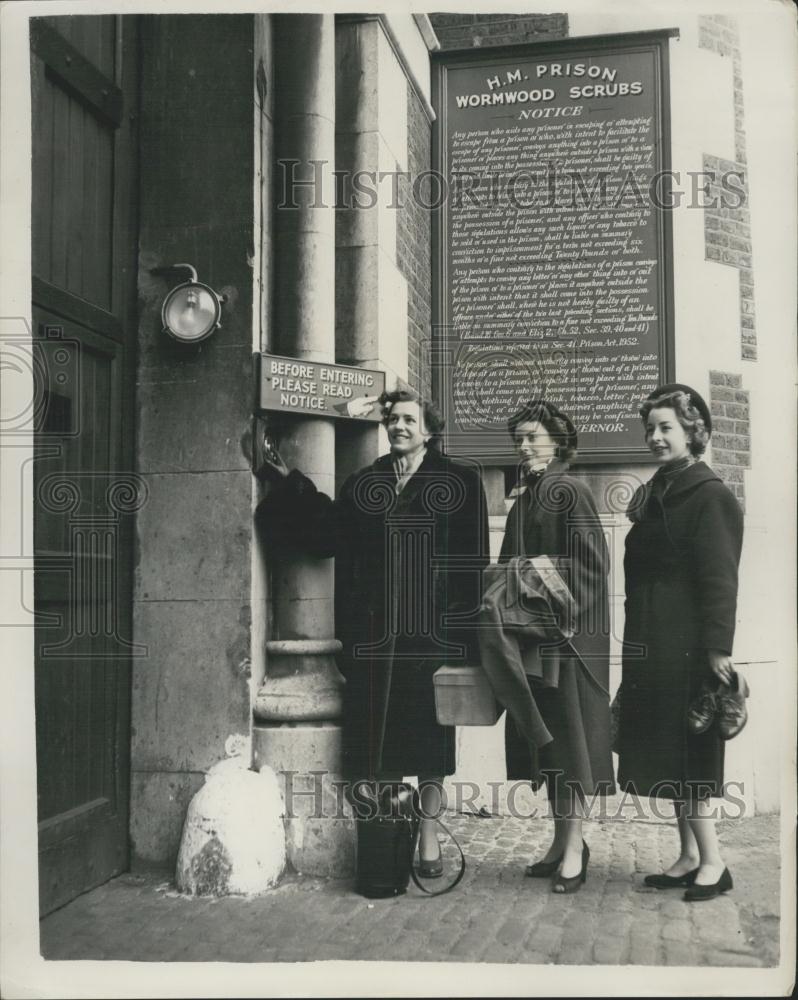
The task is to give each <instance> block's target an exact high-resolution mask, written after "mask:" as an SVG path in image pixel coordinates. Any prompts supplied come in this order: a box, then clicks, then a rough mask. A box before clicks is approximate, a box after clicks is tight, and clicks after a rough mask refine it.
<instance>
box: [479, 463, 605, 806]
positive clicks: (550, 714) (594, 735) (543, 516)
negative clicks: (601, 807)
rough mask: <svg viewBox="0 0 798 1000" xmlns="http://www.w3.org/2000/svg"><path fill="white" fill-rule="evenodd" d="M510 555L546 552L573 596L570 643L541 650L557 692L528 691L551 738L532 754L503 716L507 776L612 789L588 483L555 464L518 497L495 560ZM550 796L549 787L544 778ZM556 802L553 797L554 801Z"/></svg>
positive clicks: (599, 581) (598, 541)
mask: <svg viewBox="0 0 798 1000" xmlns="http://www.w3.org/2000/svg"><path fill="white" fill-rule="evenodd" d="M514 555H528V556H538V555H547V556H549V557H550V558H551V559H553V560H554V561H555V563H556V565H557V568H558V569H559V571H560V575H561V576H562V578H563V579H564V581H565V583H566V584H567V586H568V587H569V589H570V591H571V593H572V594H573V597H574V602H575V610H576V631H575V634H574V636H573V638H572V639H571V640H569V641H567V642H562V643H560V644H559V645H555V646H551V647H544V648H542V650H541V654H542V661H543V673H544V678H547V679H549V680H551V679H555V678H556V681H557V688H556V691H555V690H553V689H551V688H543V687H540V686H537V685H536V686H535V687H534V690H533V694H534V696H535V700H536V702H537V704H538V707H539V708H540V710H541V712H542V713H543V715H544V719H545V721H546V725H547V726H548V728H549V729H550V730H551V732H552V735H553V736H554V740H553V742H552V743H550V744H547V745H546V746H545V747H541V748H540V749H539V750H537V751H535V750H533V749H531V748H530V747H529V745H528V744H527V742H526V741H525V740H523V739H522V738H521V737H520V735H519V733H518V732H517V730H516V728H515V725H514V724H513V722H512V720H511V719H509V718H508V721H507V727H506V732H505V748H506V752H507V776H508V778H510V779H527V778H531V779H532V780H533V781H534V782H535V783H538V782H539V781H540V780H541V777H542V776H545V772H552V771H559V772H560V773H561V777H562V780H564V781H568V782H570V783H571V784H572V785H574V784H575V785H576V786H577V787H579V788H581V790H582V791H584V792H585V793H586V794H595V793H601V794H604V793H610V792H612V791H613V787H614V786H613V781H614V776H613V769H612V754H611V750H610V715H609V636H610V629H609V603H608V597H607V574H608V572H609V553H608V551H607V544H606V541H605V539H604V531H603V528H602V526H601V522H600V521H599V516H598V511H597V510H596V504H595V501H594V500H593V496H592V494H591V492H590V489H589V488H588V486H587V484H586V483H585V482H584V481H583V480H582V479H580V478H579V477H577V476H574V475H570V474H569V473H568V465H567V464H566V463H564V462H560V461H559V460H556V459H555V460H554V461H552V462H550V463H549V465H548V467H547V468H546V470H545V471H544V473H543V475H542V476H541V477H540V478H539V479H538V480H537V481H536V482H534V484H533V485H531V486H530V487H529V489H528V490H526V491H525V492H524V493H522V494H521V496H519V498H518V499H517V500H516V502H515V504H514V505H513V507H512V508H511V510H510V513H509V514H508V516H507V527H506V529H505V536H504V541H503V544H502V549H501V554H500V556H499V561H500V562H503V561H507V560H509V559H510V558H511V557H512V556H514ZM549 795H550V796H553V788H552V784H551V781H549ZM558 797H559V796H558Z"/></svg>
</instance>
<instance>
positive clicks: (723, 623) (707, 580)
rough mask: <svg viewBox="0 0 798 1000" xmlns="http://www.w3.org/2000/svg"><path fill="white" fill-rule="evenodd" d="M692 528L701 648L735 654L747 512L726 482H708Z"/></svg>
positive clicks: (691, 542)
mask: <svg viewBox="0 0 798 1000" xmlns="http://www.w3.org/2000/svg"><path fill="white" fill-rule="evenodd" d="M691 527H692V531H691V539H690V554H689V559H690V562H691V563H692V565H693V566H694V568H695V582H696V592H697V594H698V603H699V608H698V611H699V626H700V639H699V641H700V643H701V648H703V649H718V650H720V651H721V652H723V653H726V654H727V655H731V652H732V648H733V645H734V627H735V622H736V616H737V572H738V567H739V564H740V552H741V550H742V544H743V512H742V510H741V509H740V505H739V504H738V503H737V500H736V499H735V497H734V496H733V495H732V493H731V492H730V491H729V490H728V489H727V488H726V487H725V486H724V485H723V484H722V483H719V482H711V483H707V484H706V485H705V486H703V487H702V488H701V489H700V491H699V496H698V500H697V514H696V519H695V521H694V522H693V524H692V525H691Z"/></svg>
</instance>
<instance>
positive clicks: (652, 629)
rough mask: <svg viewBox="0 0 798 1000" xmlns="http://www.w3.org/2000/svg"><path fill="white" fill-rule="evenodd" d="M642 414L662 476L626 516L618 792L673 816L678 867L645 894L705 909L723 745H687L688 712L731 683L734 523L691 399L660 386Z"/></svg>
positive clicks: (717, 872)
mask: <svg viewBox="0 0 798 1000" xmlns="http://www.w3.org/2000/svg"><path fill="white" fill-rule="evenodd" d="M640 413H641V416H642V418H643V423H644V426H645V435H646V443H647V445H648V447H649V448H650V449H651V451H652V453H653V454H654V455H655V457H656V458H657V461H658V462H659V463H660V468H659V469H658V470H657V473H656V474H655V475H654V477H653V478H652V479H651V480H650V481H649V482H648V483H646V484H645V486H643V487H641V488H640V489H639V490H638V491H637V493H636V494H635V497H634V498H633V500H632V504H631V506H630V512H629V517H630V519H631V520H632V522H633V523H632V527H631V529H630V530H629V534H628V536H627V539H626V556H625V560H624V570H625V576H626V625H625V631H624V658H623V683H622V688H621V710H620V731H619V756H620V761H619V773H618V777H619V782H620V784H621V785H622V787H623V788H624V789H625V790H627V791H631V792H633V793H635V794H639V795H648V796H652V797H659V798H669V799H672V800H673V801H674V804H675V809H676V816H677V820H678V826H679V835H680V841H681V850H680V854H679V857H678V859H677V860H676V861H675V862H674V864H673V865H671V867H670V868H668V869H667V871H666V872H663V873H657V874H654V875H649V876H647V878H646V883H647V884H648V885H653V886H655V887H657V888H669V887H677V886H684V887H686V888H687V892H686V894H685V896H686V898H688V899H706V898H710V897H711V896H713V895H717V894H718V893H719V892H724V891H727V890H728V889H730V888H731V876H730V875H729V873H728V871H727V870H726V868H725V865H724V863H723V861H722V859H721V856H720V853H719V850H718V843H717V838H716V836H715V828H714V822H713V820H712V819H711V818H710V817H709V807H710V800H711V798H712V797H720V796H722V795H723V749H724V743H723V740H722V738H721V733H720V732H719V729H718V727H717V726H716V725H712V726H710V728H709V729H708V730H707V731H706V732H704V733H702V734H701V735H695V734H694V733H693V732H692V731H691V729H690V727H689V726H688V712H689V710H690V708H691V705H693V704H695V701H696V699H697V697H698V696H699V695H700V694H701V692H702V690H707V689H708V688H712V687H715V688H717V687H718V685H719V684H722V685H726V687H725V689H724V690H726V691H730V690H731V685H732V684H733V682H734V681H735V679H736V675H735V674H734V671H733V667H732V661H731V652H732V643H733V639H734V626H735V613H736V605H737V567H738V563H739V560H740V550H741V547H742V537H743V517H742V511H741V510H740V507H739V504H738V503H737V501H736V500H735V498H734V496H732V494H731V493H730V491H729V490H728V489H727V488H726V487H725V486H724V485H723V483H722V482H721V481H720V479H719V478H718V476H717V475H715V473H714V472H712V470H711V469H710V468H709V467H708V466H707V465H705V464H704V462H702V461H700V460H699V456H700V455H701V454H703V452H704V449H705V447H706V443H707V441H708V439H709V435H710V433H711V430H712V421H711V417H710V414H709V410H708V408H707V405H706V403H705V402H704V400H703V399H702V398H701V397H700V396H699V395H698V393H696V392H695V391H694V390H692V389H690V388H689V386H684V385H675V384H674V385H667V386H662V387H661V388H659V389H657V390H655V392H654V393H652V394H651V396H649V397H648V399H647V400H646V401H645V402H644V403H643V405H642V406H641V408H640Z"/></svg>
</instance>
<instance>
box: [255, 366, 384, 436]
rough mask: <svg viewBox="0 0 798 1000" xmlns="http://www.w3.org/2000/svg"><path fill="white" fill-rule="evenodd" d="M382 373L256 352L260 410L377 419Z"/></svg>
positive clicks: (379, 414) (382, 389) (368, 369)
mask: <svg viewBox="0 0 798 1000" xmlns="http://www.w3.org/2000/svg"><path fill="white" fill-rule="evenodd" d="M384 389H385V373H384V372H379V371H375V370H374V369H373V368H355V367H353V366H351V365H334V364H327V363H325V362H321V361H302V360H300V359H299V358H285V357H280V356H278V355H276V354H261V356H260V392H259V398H258V406H259V407H260V409H261V410H281V411H283V412H288V413H307V414H311V415H315V416H325V417H349V418H353V419H356V420H374V421H379V420H380V419H381V417H382V411H381V409H380V407H379V406H378V404H377V399H378V398H379V396H380V393H382V392H383V391H384Z"/></svg>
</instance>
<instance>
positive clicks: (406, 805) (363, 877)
mask: <svg viewBox="0 0 798 1000" xmlns="http://www.w3.org/2000/svg"><path fill="white" fill-rule="evenodd" d="M363 812H364V814H363V815H357V813H356V820H355V829H356V833H357V864H356V881H355V891H356V892H358V893H359V894H360V895H361V896H366V897H367V898H368V899H384V898H386V897H389V896H401V895H403V894H404V893H405V892H406V891H407V887H408V884H409V881H410V879H411V878H412V879H413V881H414V882H415V884H416V885H417V886H418V888H419V889H421V891H422V892H424V893H426V894H427V895H428V896H442V895H444V893H447V892H451V890H452V889H454V887H455V886H456V885H457V884H458V883H459V882H460V880H461V879H462V878H463V875H465V870H466V861H465V855H464V854H463V850H462V848H461V847H460V844H459V843H458V842H457V838H456V837H455V836H454V834H453V833H452V832H451V830H449V829H448V828H447V827H446V826H444V824H443V823H441V821H440V820H437V821H436V822H437V823H438V825H439V826H440V827H441V829H442V830H443V831H444V833H445V834H446V835H447V836H448V837H449V838H450V839H451V840H452V842H453V843H454V845H455V847H456V848H457V850H458V851H459V852H460V871H459V872H458V874H457V877H456V878H455V879H454V881H452V882H451V883H450V884H449V885H447V886H445V887H444V888H443V889H438V890H437V891H433V890H431V889H428V888H427V887H426V886H425V885H423V884H422V883H421V882H420V881H419V879H418V876H417V875H416V872H415V869H414V867H413V857H414V856H415V853H416V847H417V846H418V838H419V832H420V828H421V824H420V820H421V803H420V800H419V796H418V791H417V789H411V788H410V786H409V785H400V786H399V787H398V790H397V787H396V786H393V788H386V789H384V790H383V792H382V793H381V794H380V795H379V796H375V797H374V798H373V799H371V800H370V801H369V802H367V803H366V808H365V810H363Z"/></svg>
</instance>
